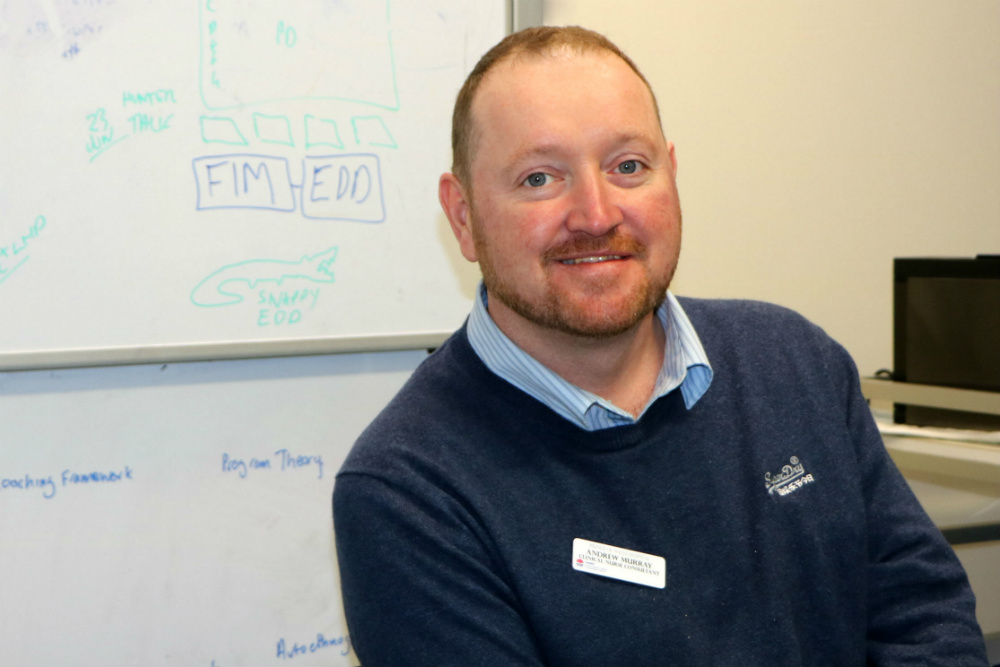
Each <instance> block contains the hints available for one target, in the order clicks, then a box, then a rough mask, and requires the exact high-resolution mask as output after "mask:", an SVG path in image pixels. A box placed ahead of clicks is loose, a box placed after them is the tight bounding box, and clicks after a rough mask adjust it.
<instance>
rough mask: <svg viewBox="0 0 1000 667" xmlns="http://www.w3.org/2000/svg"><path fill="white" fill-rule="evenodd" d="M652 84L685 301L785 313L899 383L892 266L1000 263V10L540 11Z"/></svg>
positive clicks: (971, 5)
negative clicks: (671, 186)
mask: <svg viewBox="0 0 1000 667" xmlns="http://www.w3.org/2000/svg"><path fill="white" fill-rule="evenodd" d="M544 16H545V23H547V24H550V25H561V24H579V25H583V26H586V27H589V28H593V29H595V30H598V31H600V32H603V33H605V34H607V35H608V36H609V37H611V39H613V40H614V41H615V42H617V43H618V44H619V45H620V46H622V47H623V48H624V49H625V50H626V51H627V52H628V53H629V54H630V55H631V56H632V57H633V58H634V59H635V60H636V61H637V62H638V64H639V66H640V67H641V68H642V69H643V70H644V72H645V73H646V75H647V76H648V78H649V79H650V81H651V83H652V85H653V88H654V90H655V91H656V93H657V96H658V98H659V101H660V106H661V108H662V112H663V122H664V126H665V129H666V131H667V135H668V138H670V139H671V140H672V141H674V143H675V144H676V145H677V153H678V159H679V163H680V172H679V177H678V180H679V186H680V189H681V200H682V204H683V209H684V223H685V230H684V233H685V239H684V250H683V252H682V256H681V265H680V269H679V271H678V275H677V279H676V281H675V283H674V290H675V291H676V292H677V293H679V294H686V295H691V296H713V297H716V296H718V297H746V298H758V299H764V300H768V301H774V302H777V303H780V304H783V305H787V306H790V307H792V308H794V309H796V310H798V311H800V312H802V313H803V314H805V315H806V316H808V317H809V318H810V319H812V320H813V321H815V322H817V323H818V324H820V325H821V326H823V327H824V328H825V329H826V330H827V331H828V332H829V333H830V334H832V335H833V336H834V337H835V338H837V339H838V340H839V341H841V342H842V343H843V344H844V345H845V346H846V347H847V348H848V350H850V352H851V353H852V354H853V355H854V358H855V360H856V361H857V362H858V366H859V369H860V370H861V372H862V374H867V375H870V374H872V373H873V372H874V371H875V370H877V369H879V368H883V367H890V366H891V365H892V258H893V257H904V256H928V255H939V256H971V255H974V254H976V253H1000V0H876V1H874V2H872V1H858V0H837V1H832V0H831V1H829V2H819V1H815V0H754V1H753V2H745V1H741V0H728V1H726V0H633V1H632V2H628V3H621V2H612V1H610V0H604V1H601V0H545V3H544Z"/></svg>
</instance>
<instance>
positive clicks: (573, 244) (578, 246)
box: [473, 227, 677, 339]
mask: <svg viewBox="0 0 1000 667" xmlns="http://www.w3.org/2000/svg"><path fill="white" fill-rule="evenodd" d="M474 229H475V228H474ZM473 241H474V243H475V246H476V253H477V255H478V257H479V268H480V270H481V271H482V274H483V284H485V285H486V291H487V293H488V294H489V296H490V298H495V299H497V300H499V301H501V302H502V303H503V304H504V305H506V306H507V307H508V308H510V309H511V310H512V311H514V312H515V313H517V314H518V315H520V316H521V317H523V318H524V319H526V320H528V321H529V322H532V323H534V324H536V325H538V326H541V327H544V328H547V329H552V330H555V331H560V332H562V333H566V334H570V335H573V336H577V337H582V338H591V339H602V338H612V337H614V336H618V335H620V334H623V333H626V332H627V331H630V330H632V329H633V328H635V327H636V326H637V325H638V324H639V323H640V322H642V321H643V320H644V319H645V318H646V316H647V315H649V314H650V313H652V312H654V311H655V310H656V309H657V308H659V307H660V305H661V304H662V303H663V301H664V300H665V299H666V297H667V288H668V287H669V286H670V281H671V280H672V278H673V274H674V269H675V268H676V266H677V261H676V260H677V257H676V256H675V257H674V258H673V261H672V262H671V264H670V268H669V269H668V270H666V271H664V272H662V273H661V274H659V275H657V274H655V273H654V272H653V271H652V270H651V269H650V267H649V265H648V263H647V261H646V260H647V255H648V252H647V249H646V247H645V246H644V245H643V244H641V243H639V242H638V241H636V240H635V239H634V238H631V237H628V236H626V235H624V234H623V233H622V232H621V231H620V230H619V228H617V227H616V228H614V229H612V230H611V231H610V232H609V233H608V234H605V235H604V236H601V237H592V236H581V237H578V238H575V239H572V240H570V241H567V242H565V243H562V244H560V245H559V246H556V247H553V248H551V249H549V250H548V251H547V252H546V253H544V255H543V256H542V262H543V264H544V265H546V266H548V265H550V264H551V263H553V262H555V261H557V259H556V258H558V257H567V256H573V255H579V254H588V253H593V252H599V251H603V252H606V253H607V254H615V255H628V256H629V257H630V258H631V259H630V260H628V261H636V262H639V263H640V265H641V266H642V267H643V274H642V277H641V279H640V280H639V282H638V284H637V285H635V287H634V288H632V289H631V290H630V291H628V292H624V293H621V294H616V293H615V292H616V289H615V288H616V287H618V285H617V282H618V281H617V280H615V279H611V278H609V279H606V280H597V281H588V282H587V284H586V285H578V286H577V287H578V288H579V289H577V290H574V291H573V292H569V291H567V290H565V289H562V288H560V287H559V286H558V285H556V284H554V283H553V282H552V281H547V282H546V283H545V285H544V286H543V288H542V289H541V291H540V292H539V293H537V294H532V293H530V292H529V291H528V290H525V289H523V287H521V286H519V285H516V284H514V283H513V282H512V281H511V280H509V279H508V278H507V276H505V275H504V274H502V273H501V272H500V271H498V270H497V266H496V262H494V261H493V256H492V252H491V251H492V249H491V248H490V246H489V243H488V242H487V241H486V240H485V239H482V238H479V237H478V235H477V234H473ZM612 261H614V260H612Z"/></svg>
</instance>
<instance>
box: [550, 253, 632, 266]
mask: <svg viewBox="0 0 1000 667" xmlns="http://www.w3.org/2000/svg"><path fill="white" fill-rule="evenodd" d="M623 257H624V255H596V256H594V257H577V258H575V259H561V260H559V263H560V264H597V263H598V262H611V261H614V260H616V259H622V258H623Z"/></svg>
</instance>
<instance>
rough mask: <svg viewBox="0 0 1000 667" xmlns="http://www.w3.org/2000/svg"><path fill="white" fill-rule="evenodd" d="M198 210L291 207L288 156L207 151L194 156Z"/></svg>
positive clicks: (278, 209) (288, 208)
mask: <svg viewBox="0 0 1000 667" xmlns="http://www.w3.org/2000/svg"><path fill="white" fill-rule="evenodd" d="M193 164H194V174H195V180H196V182H197V184H198V204H197V207H198V210H199V211H202V210H205V209H209V208H262V209H271V210H273V211H294V210H295V195H294V193H293V192H292V181H291V175H290V174H289V171H288V160H286V159H284V158H280V157H268V156H266V155H210V156H206V157H200V158H195V160H194V161H193Z"/></svg>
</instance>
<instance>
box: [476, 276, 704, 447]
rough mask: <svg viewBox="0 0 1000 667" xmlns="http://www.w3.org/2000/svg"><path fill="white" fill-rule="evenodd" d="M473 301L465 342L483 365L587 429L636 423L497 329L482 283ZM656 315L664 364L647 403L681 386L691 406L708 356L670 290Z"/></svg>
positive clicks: (700, 389)
mask: <svg viewBox="0 0 1000 667" xmlns="http://www.w3.org/2000/svg"><path fill="white" fill-rule="evenodd" d="M474 302H475V303H474V304H473V306H472V313H471V314H470V315H469V323H468V327H467V331H468V336H469V343H470V344H471V345H472V349H473V350H474V351H475V352H476V354H477V355H478V356H479V358H480V359H481V360H482V361H483V363H484V364H486V367H487V368H489V369H490V370H491V371H493V372H494V373H495V374H497V375H499V376H500V377H501V378H503V379H504V380H507V381H508V382H510V383H511V384H513V385H514V386H515V387H517V388H518V389H521V390H522V391H524V392H526V393H527V394H529V395H530V396H532V397H534V398H536V399H537V400H539V401H541V402H542V403H544V404H545V405H547V406H548V407H549V408H551V409H552V410H554V411H555V412H557V413H558V414H560V415H562V416H563V417H565V418H566V419H568V420H570V421H571V422H573V423H574V424H577V425H578V426H580V427H581V428H583V429H586V430H588V431H596V430H598V429H602V428H609V427H612V426H623V425H625V424H633V423H635V421H636V418H635V417H633V416H632V415H631V414H629V413H628V412H626V411H624V410H622V409H620V408H618V407H617V406H615V405H614V404H613V403H611V402H609V401H607V400H605V399H603V398H601V397H600V396H597V395H595V394H592V393H591V392H589V391H586V390H585V389H581V388H580V387H577V386H576V385H574V384H572V383H570V382H567V381H566V380H564V379H563V378H562V377H560V376H559V375H557V374H556V373H554V372H553V371H551V370H549V369H548V368H547V367H545V366H543V365H542V364H541V363H539V362H538V361H536V360H535V359H534V358H533V357H531V356H530V355H529V354H528V353H527V352H525V351H524V350H522V349H521V348H520V347H518V346H517V345H516V344H515V343H514V342H513V341H512V340H511V339H510V338H508V337H507V336H506V334H504V333H503V332H502V331H500V328H499V327H498V326H497V325H496V323H495V322H494V321H493V318H492V317H490V314H489V311H488V310H487V304H488V296H487V294H486V288H485V287H484V286H483V285H482V284H481V283H480V286H479V298H478V299H474ZM656 316H657V318H658V320H659V321H660V324H661V326H662V327H663V330H664V332H666V336H665V338H666V341H665V343H664V354H663V366H661V368H660V373H659V376H658V377H657V380H656V387H655V389H654V391H653V397H652V398H651V399H650V402H649V405H652V404H653V402H654V401H655V400H656V399H658V398H660V397H662V396H665V395H666V394H668V393H670V392H671V391H673V390H674V389H677V388H678V387H680V390H681V395H682V396H683V398H684V404H685V405H686V406H687V408H688V409H690V408H691V407H692V406H694V404H695V403H697V402H698V399H700V398H701V397H702V396H703V395H704V394H705V392H706V391H708V386H709V384H711V382H712V367H711V366H710V365H709V363H708V356H707V355H706V354H705V350H704V348H703V347H702V345H701V341H700V340H699V339H698V334H697V333H696V332H695V330H694V327H693V326H692V325H691V321H690V320H689V319H688V317H687V315H686V314H685V313H684V309H683V308H681V305H680V303H679V302H678V301H677V299H676V298H675V297H674V295H673V294H671V293H670V292H669V291H668V292H667V298H666V299H665V300H664V302H663V305H661V306H660V307H659V308H658V309H657V311H656ZM649 405H647V406H646V408H645V409H644V410H643V414H644V413H645V410H646V409H649ZM639 417H640V418H641V417H642V415H641V414H640V415H639Z"/></svg>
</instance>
